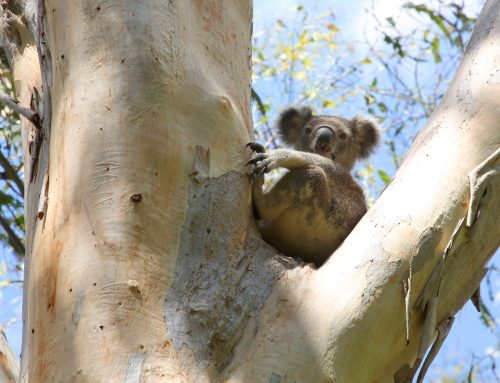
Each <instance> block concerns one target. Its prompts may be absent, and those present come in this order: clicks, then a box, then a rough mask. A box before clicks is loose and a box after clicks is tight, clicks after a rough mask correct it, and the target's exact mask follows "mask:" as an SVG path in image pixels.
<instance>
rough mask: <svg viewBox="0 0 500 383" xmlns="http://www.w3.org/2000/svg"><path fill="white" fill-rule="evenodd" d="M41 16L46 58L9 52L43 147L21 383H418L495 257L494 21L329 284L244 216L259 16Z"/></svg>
mask: <svg viewBox="0 0 500 383" xmlns="http://www.w3.org/2000/svg"><path fill="white" fill-rule="evenodd" d="M26 4H28V5H29V4H31V7H29V8H27V9H25V10H24V13H23V17H21V20H24V22H25V25H26V26H27V30H28V31H31V36H34V38H33V39H32V40H30V41H32V42H31V43H23V44H24V45H23V44H20V43H19V41H22V40H19V39H18V40H16V39H14V38H10V39H7V41H8V42H10V43H9V44H10V45H9V44H8V45H7V46H8V47H10V48H12V49H11V52H12V54H11V56H12V57H13V62H15V60H16V59H18V60H20V61H19V62H20V64H18V65H17V66H16V64H14V65H13V68H14V73H15V75H16V78H19V81H20V83H19V85H18V91H19V92H21V93H20V99H21V100H22V104H23V105H24V106H26V105H27V101H26V98H27V97H28V96H27V95H28V94H29V95H31V94H34V93H36V92H34V91H33V88H35V87H37V89H38V90H39V93H40V94H41V100H40V102H39V103H38V104H37V105H38V111H39V113H40V116H41V117H42V130H43V144H42V147H41V152H40V156H41V157H40V159H39V161H38V163H37V164H36V166H37V173H36V176H35V177H34V180H33V182H32V183H29V185H28V191H29V193H31V194H28V200H27V204H28V205H27V209H26V211H27V220H26V222H29V226H28V250H27V251H28V254H27V268H26V270H27V271H26V278H25V283H26V285H25V299H24V314H23V315H24V340H23V355H22V368H21V377H22V381H23V382H28V381H29V382H59V381H63V382H68V381H76V382H114V381H125V382H127V383H131V382H158V381H168V382H217V381H229V382H273V383H274V382H281V383H283V382H390V381H395V382H410V381H411V380H412V379H413V377H414V375H415V370H416V367H418V366H419V365H421V364H423V365H424V366H425V365H426V362H423V361H422V359H423V353H424V352H425V351H426V350H427V349H428V347H429V346H431V345H432V344H433V347H434V349H435V350H437V349H438V348H439V347H438V346H439V342H440V340H442V339H443V338H444V337H445V335H446V330H447V329H448V328H449V325H451V323H452V319H451V318H452V317H453V315H454V314H455V313H456V311H457V310H459V309H460V308H461V307H462V306H463V304H464V303H465V302H466V300H467V299H468V298H469V297H470V296H471V295H472V294H473V293H474V291H475V290H476V288H477V287H478V285H479V282H480V281H481V279H482V277H483V275H484V265H485V262H486V261H487V260H488V258H489V257H490V256H491V254H492V253H493V251H494V250H495V249H496V248H497V247H498V245H499V242H498V241H499V238H500V224H499V222H498V216H497V214H496V212H498V211H499V209H500V201H499V198H498V195H499V192H500V191H499V188H500V182H498V179H499V177H498V172H499V169H498V167H499V162H498V156H499V154H498V146H499V142H500V129H499V125H498V121H500V109H499V108H497V105H498V100H499V99H500V88H499V85H498V84H499V83H500V77H499V74H498V72H497V68H498V62H499V61H500V41H498V40H499V39H500V18H499V8H500V5H499V3H498V2H495V1H489V2H487V3H486V5H485V8H484V11H483V13H482V15H481V17H480V19H479V20H478V24H477V28H476V31H475V32H474V36H473V38H472V41H471V43H470V45H469V48H468V50H467V53H466V55H465V58H464V60H463V63H462V65H461V67H460V69H459V71H458V73H457V75H456V77H455V79H454V81H453V83H452V84H451V85H450V89H449V90H448V92H447V94H446V96H445V98H444V99H443V101H442V103H441V105H440V106H439V108H438V109H437V110H436V111H435V113H434V114H433V116H432V117H431V119H430V120H429V123H428V124H427V126H426V128H425V129H424V130H423V131H422V132H421V134H420V135H419V136H418V138H417V140H416V142H415V145H414V146H413V148H412V150H411V151H410V153H409V154H408V157H407V160H406V161H405V163H404V164H403V166H402V167H401V169H400V170H399V171H398V173H397V175H396V176H395V179H394V181H393V182H392V184H391V185H390V186H389V187H388V188H387V190H386V191H385V192H384V194H383V195H382V196H381V197H380V199H379V200H378V201H377V203H376V204H375V206H374V207H373V208H372V209H371V210H370V211H369V212H368V214H367V215H366V216H365V217H364V218H363V220H362V221H361V222H360V223H359V224H358V226H357V227H356V228H355V230H354V231H353V232H352V233H351V235H350V236H349V237H348V238H347V240H346V241H345V242H344V244H343V245H342V246H341V248H340V249H339V250H338V251H337V252H336V253H335V254H334V256H333V257H331V258H330V260H329V261H328V262H327V263H326V264H325V265H324V266H323V267H321V268H320V269H319V270H316V269H315V268H313V267H312V266H311V265H305V264H303V263H301V262H300V261H298V260H292V259H289V258H286V257H281V256H280V255H279V254H277V252H276V251H275V250H274V249H273V248H272V247H270V246H269V245H267V244H266V243H265V242H263V241H262V239H261V238H260V235H259V234H258V232H257V230H256V225H255V223H254V221H253V217H252V215H251V195H250V185H249V177H248V176H247V174H246V173H245V167H244V164H245V162H246V161H247V160H248V154H249V153H246V152H245V150H244V145H245V143H247V142H249V141H251V136H252V123H251V116H250V107H249V95H250V89H249V86H250V54H251V50H250V36H251V13H252V12H251V4H250V2H249V1H222V0H211V1H205V2H203V1H199V0H189V1H172V0H169V1H163V0H151V1H148V2H138V1H114V0H110V1H98V2H94V1H90V0H82V1H78V2H73V1H71V2H70V1H64V0H46V1H44V2H35V1H33V3H30V2H26ZM30 10H31V11H30ZM14 11H15V10H14ZM30 12H31V13H30ZM33 26H34V27H33ZM33 42H35V43H33ZM4 45H5V43H4ZM34 45H36V46H37V47H38V49H37V51H35V50H34V48H33V46H34ZM20 46H24V47H25V48H26V49H24V50H23V49H20V48H19V47H20ZM29 52H31V53H29ZM34 52H38V53H37V55H34ZM33 62H36V63H38V64H39V68H42V70H41V72H40V71H36V70H33V72H32V73H27V72H26V71H27V68H30V65H32V63H33ZM39 73H41V76H40V75H39ZM42 84H43V86H42ZM40 90H41V91H40ZM23 92H24V93H23ZM24 94H25V95H26V96H23V95H24ZM30 97H31V96H30ZM25 140H26V141H27V140H28V137H26V138H25ZM26 156H28V157H29V151H28V147H27V146H26ZM47 165H48V167H47ZM469 174H471V175H472V177H471V182H469V178H468V176H469ZM470 191H472V195H471V194H470ZM471 196H473V197H474V198H473V199H472V201H473V203H470V201H471ZM469 206H472V207H473V208H472V209H471V214H469V219H468V220H465V217H466V216H467V214H468V209H469ZM476 207H478V209H476ZM477 210H478V211H479V214H476V213H477ZM40 213H41V214H40ZM436 336H437V338H436ZM434 339H436V341H434ZM360 366H362V368H360Z"/></svg>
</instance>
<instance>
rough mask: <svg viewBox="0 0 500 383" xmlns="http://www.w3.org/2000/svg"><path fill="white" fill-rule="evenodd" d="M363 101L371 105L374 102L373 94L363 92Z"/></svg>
mask: <svg viewBox="0 0 500 383" xmlns="http://www.w3.org/2000/svg"><path fill="white" fill-rule="evenodd" d="M365 102H366V105H371V104H373V103H374V102H375V99H374V98H373V96H372V95H371V94H369V93H366V94H365Z"/></svg>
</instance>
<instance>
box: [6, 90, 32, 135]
mask: <svg viewBox="0 0 500 383" xmlns="http://www.w3.org/2000/svg"><path fill="white" fill-rule="evenodd" d="M0 104H4V105H6V106H8V107H9V108H11V109H12V110H14V111H16V112H17V113H19V114H20V115H21V116H23V117H25V118H26V119H28V120H29V121H31V122H32V123H33V125H35V127H36V128H37V129H40V120H39V117H38V113H37V112H35V111H34V110H31V109H30V108H25V107H24V106H21V105H19V101H17V100H16V99H14V98H12V97H10V96H8V95H6V94H4V93H0Z"/></svg>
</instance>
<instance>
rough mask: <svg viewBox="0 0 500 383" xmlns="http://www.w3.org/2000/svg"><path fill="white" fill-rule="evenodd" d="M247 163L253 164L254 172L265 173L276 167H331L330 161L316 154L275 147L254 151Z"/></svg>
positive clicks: (291, 168)
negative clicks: (267, 150)
mask: <svg viewBox="0 0 500 383" xmlns="http://www.w3.org/2000/svg"><path fill="white" fill-rule="evenodd" d="M248 164H252V165H254V173H260V174H262V173H267V172H269V171H271V170H274V169H278V168H285V169H288V170H293V169H298V168H304V167H308V166H313V165H316V166H319V167H321V168H325V167H331V166H332V161H331V160H329V159H328V158H325V157H322V156H320V155H318V154H314V153H308V152H301V151H298V150H290V149H276V150H271V151H269V152H265V153H254V155H253V156H252V159H251V160H250V161H249V162H248Z"/></svg>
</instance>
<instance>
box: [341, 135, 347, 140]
mask: <svg viewBox="0 0 500 383" xmlns="http://www.w3.org/2000/svg"><path fill="white" fill-rule="evenodd" d="M339 138H340V139H341V140H345V139H346V138H347V134H345V133H340V135H339Z"/></svg>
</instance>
